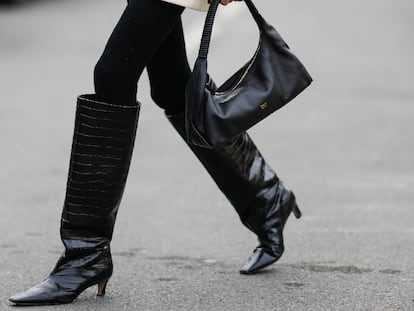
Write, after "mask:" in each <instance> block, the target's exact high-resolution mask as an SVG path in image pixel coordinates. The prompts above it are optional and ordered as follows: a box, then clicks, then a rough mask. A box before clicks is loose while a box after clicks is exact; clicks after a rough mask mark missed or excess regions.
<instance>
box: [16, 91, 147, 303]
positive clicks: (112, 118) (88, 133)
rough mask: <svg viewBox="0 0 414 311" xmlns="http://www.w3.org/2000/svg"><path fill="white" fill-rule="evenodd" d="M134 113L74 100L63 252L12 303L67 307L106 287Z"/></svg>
mask: <svg viewBox="0 0 414 311" xmlns="http://www.w3.org/2000/svg"><path fill="white" fill-rule="evenodd" d="M139 108H140V105H136V106H116V105H111V104H107V103H103V102H100V101H97V100H96V99H95V97H94V95H83V96H79V97H78V102H77V109H76V119H75V129H74V135H73V144H72V152H71V160H70V167H69V174H68V181H67V190H66V198H65V202H64V207H63V212H62V218H61V230H60V233H61V239H62V241H63V244H64V246H65V251H64V253H63V254H62V256H61V257H60V259H59V260H58V262H57V264H56V266H55V268H54V269H53V271H52V272H51V273H50V275H49V276H48V277H47V278H46V279H45V280H44V281H43V282H41V283H40V284H38V285H36V286H35V287H33V288H31V289H29V290H27V291H26V292H24V293H21V294H18V295H15V296H13V297H11V298H10V299H9V301H10V302H11V303H13V304H16V305H44V304H62V303H70V302H72V301H73V300H74V299H75V298H76V297H77V296H78V295H79V294H80V293H81V292H82V291H84V290H85V289H86V288H88V287H90V286H92V285H95V284H98V283H102V282H103V283H104V284H106V282H107V280H108V279H109V278H110V277H111V275H112V270H113V265H112V258H111V252H110V241H111V238H112V232H113V228H114V224H115V218H116V214H117V211H118V207H119V203H120V201H121V198H122V194H123V190H124V186H125V182H126V178H127V174H128V169H129V164H130V160H131V156H132V150H133V146H134V141H135V133H136V127H137V122H138V115H139Z"/></svg>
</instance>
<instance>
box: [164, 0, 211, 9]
mask: <svg viewBox="0 0 414 311" xmlns="http://www.w3.org/2000/svg"><path fill="white" fill-rule="evenodd" d="M162 1H165V2H169V3H174V4H177V5H180V6H183V7H186V8H190V9H194V10H198V11H207V10H208V7H209V4H208V1H207V0H162Z"/></svg>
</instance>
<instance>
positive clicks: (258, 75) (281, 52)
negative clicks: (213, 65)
mask: <svg viewBox="0 0 414 311" xmlns="http://www.w3.org/2000/svg"><path fill="white" fill-rule="evenodd" d="M244 2H245V3H246V5H247V6H248V8H249V10H250V12H251V14H252V16H253V18H254V19H255V21H256V23H257V25H258V27H259V29H260V40H259V45H258V48H257V50H256V52H255V54H254V55H253V57H252V58H251V59H250V60H249V61H248V62H247V63H246V64H245V65H244V66H243V67H242V68H240V69H239V70H238V71H237V72H236V73H235V74H233V75H232V76H231V77H230V78H229V79H228V80H227V81H226V82H225V83H224V84H223V85H221V86H220V87H218V88H217V90H214V89H210V88H209V87H208V81H209V80H210V78H209V75H208V73H207V54H208V48H209V43H210V39H211V31H212V25H213V21H214V16H215V12H216V10H217V7H218V4H219V0H214V1H213V2H212V4H211V6H210V9H209V12H208V14H207V18H206V23H205V26H204V31H203V37H202V42H201V46H200V51H199V55H198V58H197V60H196V63H195V65H194V70H193V73H192V75H191V77H190V80H189V82H188V84H187V89H186V130H187V139H188V142H189V143H191V144H194V145H197V146H200V147H205V148H213V147H214V146H217V145H220V144H223V143H225V142H227V141H229V140H231V139H232V138H233V137H235V136H237V135H238V134H240V133H242V132H244V131H246V130H247V129H249V128H250V127H252V126H253V125H255V124H256V123H258V122H259V121H260V120H262V119H264V118H265V117H267V116H268V115H270V114H271V113H273V112H275V111H276V110H278V109H280V108H281V107H283V106H284V105H286V104H287V103H288V102H289V101H291V100H292V99H293V98H294V97H296V96H297V95H298V94H299V93H301V92H302V91H303V90H304V89H305V88H306V87H308V86H309V85H310V83H311V82H312V78H311V76H310V75H309V73H308V72H307V71H306V69H305V67H304V66H303V65H302V63H301V62H300V61H299V59H298V58H297V57H296V56H295V55H294V54H293V53H292V52H291V51H290V49H289V47H288V45H287V44H286V43H285V41H284V40H283V39H282V37H281V36H280V34H279V33H278V32H277V31H276V30H275V29H274V28H273V27H272V26H271V25H270V24H268V23H267V22H266V21H265V20H264V19H263V17H262V16H261V15H260V13H259V12H258V11H257V9H256V8H255V6H254V5H253V3H252V2H251V0H245V1H244Z"/></svg>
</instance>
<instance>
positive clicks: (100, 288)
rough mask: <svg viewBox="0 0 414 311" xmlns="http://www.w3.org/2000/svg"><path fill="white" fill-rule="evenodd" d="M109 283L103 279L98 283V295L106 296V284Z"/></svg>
mask: <svg viewBox="0 0 414 311" xmlns="http://www.w3.org/2000/svg"><path fill="white" fill-rule="evenodd" d="M107 284H108V281H103V282H99V283H98V293H97V294H96V296H98V297H103V296H105V292H106V285H107Z"/></svg>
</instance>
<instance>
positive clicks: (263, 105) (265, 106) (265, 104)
mask: <svg viewBox="0 0 414 311" xmlns="http://www.w3.org/2000/svg"><path fill="white" fill-rule="evenodd" d="M267 106H269V105H268V104H267V103H263V104H261V105H260V109H262V110H264V109H266V108H267Z"/></svg>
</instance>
